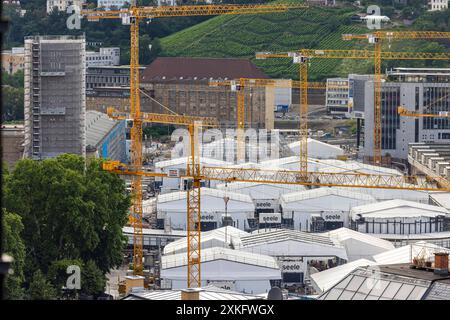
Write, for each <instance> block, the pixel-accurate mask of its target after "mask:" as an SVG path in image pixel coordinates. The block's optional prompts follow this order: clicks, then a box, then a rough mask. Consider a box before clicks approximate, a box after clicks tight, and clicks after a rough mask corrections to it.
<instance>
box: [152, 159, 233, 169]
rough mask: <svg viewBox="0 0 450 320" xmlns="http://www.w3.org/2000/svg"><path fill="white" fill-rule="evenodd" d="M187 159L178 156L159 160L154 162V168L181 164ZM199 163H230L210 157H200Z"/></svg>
mask: <svg viewBox="0 0 450 320" xmlns="http://www.w3.org/2000/svg"><path fill="white" fill-rule="evenodd" d="M190 158H191V157H189V159H190ZM187 159H188V157H180V158H175V159H170V160H164V161H159V162H157V163H155V168H165V167H172V166H176V165H181V164H187ZM200 163H201V164H203V165H210V166H216V167H222V166H229V165H231V163H229V162H226V161H222V160H217V159H211V158H204V157H200Z"/></svg>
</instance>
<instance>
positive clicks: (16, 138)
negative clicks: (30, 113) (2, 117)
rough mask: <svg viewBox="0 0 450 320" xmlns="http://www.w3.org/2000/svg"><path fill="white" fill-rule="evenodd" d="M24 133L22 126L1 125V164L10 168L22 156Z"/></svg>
mask: <svg viewBox="0 0 450 320" xmlns="http://www.w3.org/2000/svg"><path fill="white" fill-rule="evenodd" d="M24 138H25V133H24V127H23V124H11V125H2V127H1V140H2V143H1V152H2V162H4V163H6V164H7V165H8V167H9V168H12V167H13V166H14V165H15V164H16V162H17V161H19V160H20V159H21V158H22V156H23V150H24V147H23V143H24Z"/></svg>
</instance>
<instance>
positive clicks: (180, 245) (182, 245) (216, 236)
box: [164, 227, 249, 255]
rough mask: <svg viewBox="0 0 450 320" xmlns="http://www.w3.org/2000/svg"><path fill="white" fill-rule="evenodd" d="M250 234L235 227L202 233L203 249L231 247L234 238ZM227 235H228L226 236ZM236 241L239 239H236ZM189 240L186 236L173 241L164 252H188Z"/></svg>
mask: <svg viewBox="0 0 450 320" xmlns="http://www.w3.org/2000/svg"><path fill="white" fill-rule="evenodd" d="M246 235H249V233H247V232H245V231H242V230H239V229H237V228H234V227H222V228H218V229H215V230H211V231H205V232H202V233H201V237H200V239H201V240H200V241H201V249H202V250H203V249H206V248H213V247H221V248H229V247H230V245H231V244H232V243H233V240H234V239H237V238H239V237H241V236H246ZM225 236H226V237H225ZM234 241H235V242H236V241H237V240H234ZM186 249H187V240H186V238H182V239H179V240H177V241H174V242H171V243H169V244H167V245H166V246H165V247H164V254H165V255H167V254H177V253H182V252H186Z"/></svg>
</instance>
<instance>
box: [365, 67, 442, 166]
mask: <svg viewBox="0 0 450 320" xmlns="http://www.w3.org/2000/svg"><path fill="white" fill-rule="evenodd" d="M387 75H388V78H387V81H386V82H384V83H383V84H382V99H381V101H382V137H381V138H382V155H386V154H390V155H391V156H392V157H393V158H396V159H399V160H402V161H404V162H406V161H407V159H408V144H409V143H411V142H426V143H433V142H435V143H450V118H444V117H418V118H414V117H406V116H399V114H398V106H402V107H405V108H406V109H408V110H410V111H414V112H417V113H429V114H438V113H439V112H442V111H444V112H448V111H450V69H422V68H395V69H394V70H392V71H388V74H387ZM373 84H374V83H373V81H371V80H369V81H366V82H365V86H364V119H365V128H364V148H363V150H362V152H361V155H362V156H363V157H365V158H367V157H371V156H372V155H373V146H374V141H373V132H374V112H373V109H374V99H373V92H374V88H373Z"/></svg>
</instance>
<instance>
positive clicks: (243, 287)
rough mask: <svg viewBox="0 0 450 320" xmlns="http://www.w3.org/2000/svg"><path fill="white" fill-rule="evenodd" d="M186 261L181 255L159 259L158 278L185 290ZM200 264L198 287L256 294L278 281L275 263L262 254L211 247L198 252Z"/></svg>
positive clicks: (268, 288)
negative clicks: (273, 281)
mask: <svg viewBox="0 0 450 320" xmlns="http://www.w3.org/2000/svg"><path fill="white" fill-rule="evenodd" d="M186 259H187V257H186V254H185V253H180V254H171V255H164V256H162V259H161V279H162V280H164V281H168V282H170V283H171V284H172V285H171V287H172V289H184V288H186V287H187V260H186ZM201 262H202V269H201V272H202V286H206V285H208V284H209V285H219V286H221V287H223V286H227V287H228V288H229V289H230V290H234V291H237V292H246V293H254V294H259V293H264V292H268V291H269V290H270V288H271V284H270V280H280V279H281V272H280V269H279V267H278V264H277V262H276V260H275V259H274V258H273V257H270V256H266V255H260V254H254V253H249V252H243V251H239V250H233V249H227V248H218V247H215V248H208V249H205V250H202V251H201Z"/></svg>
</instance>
